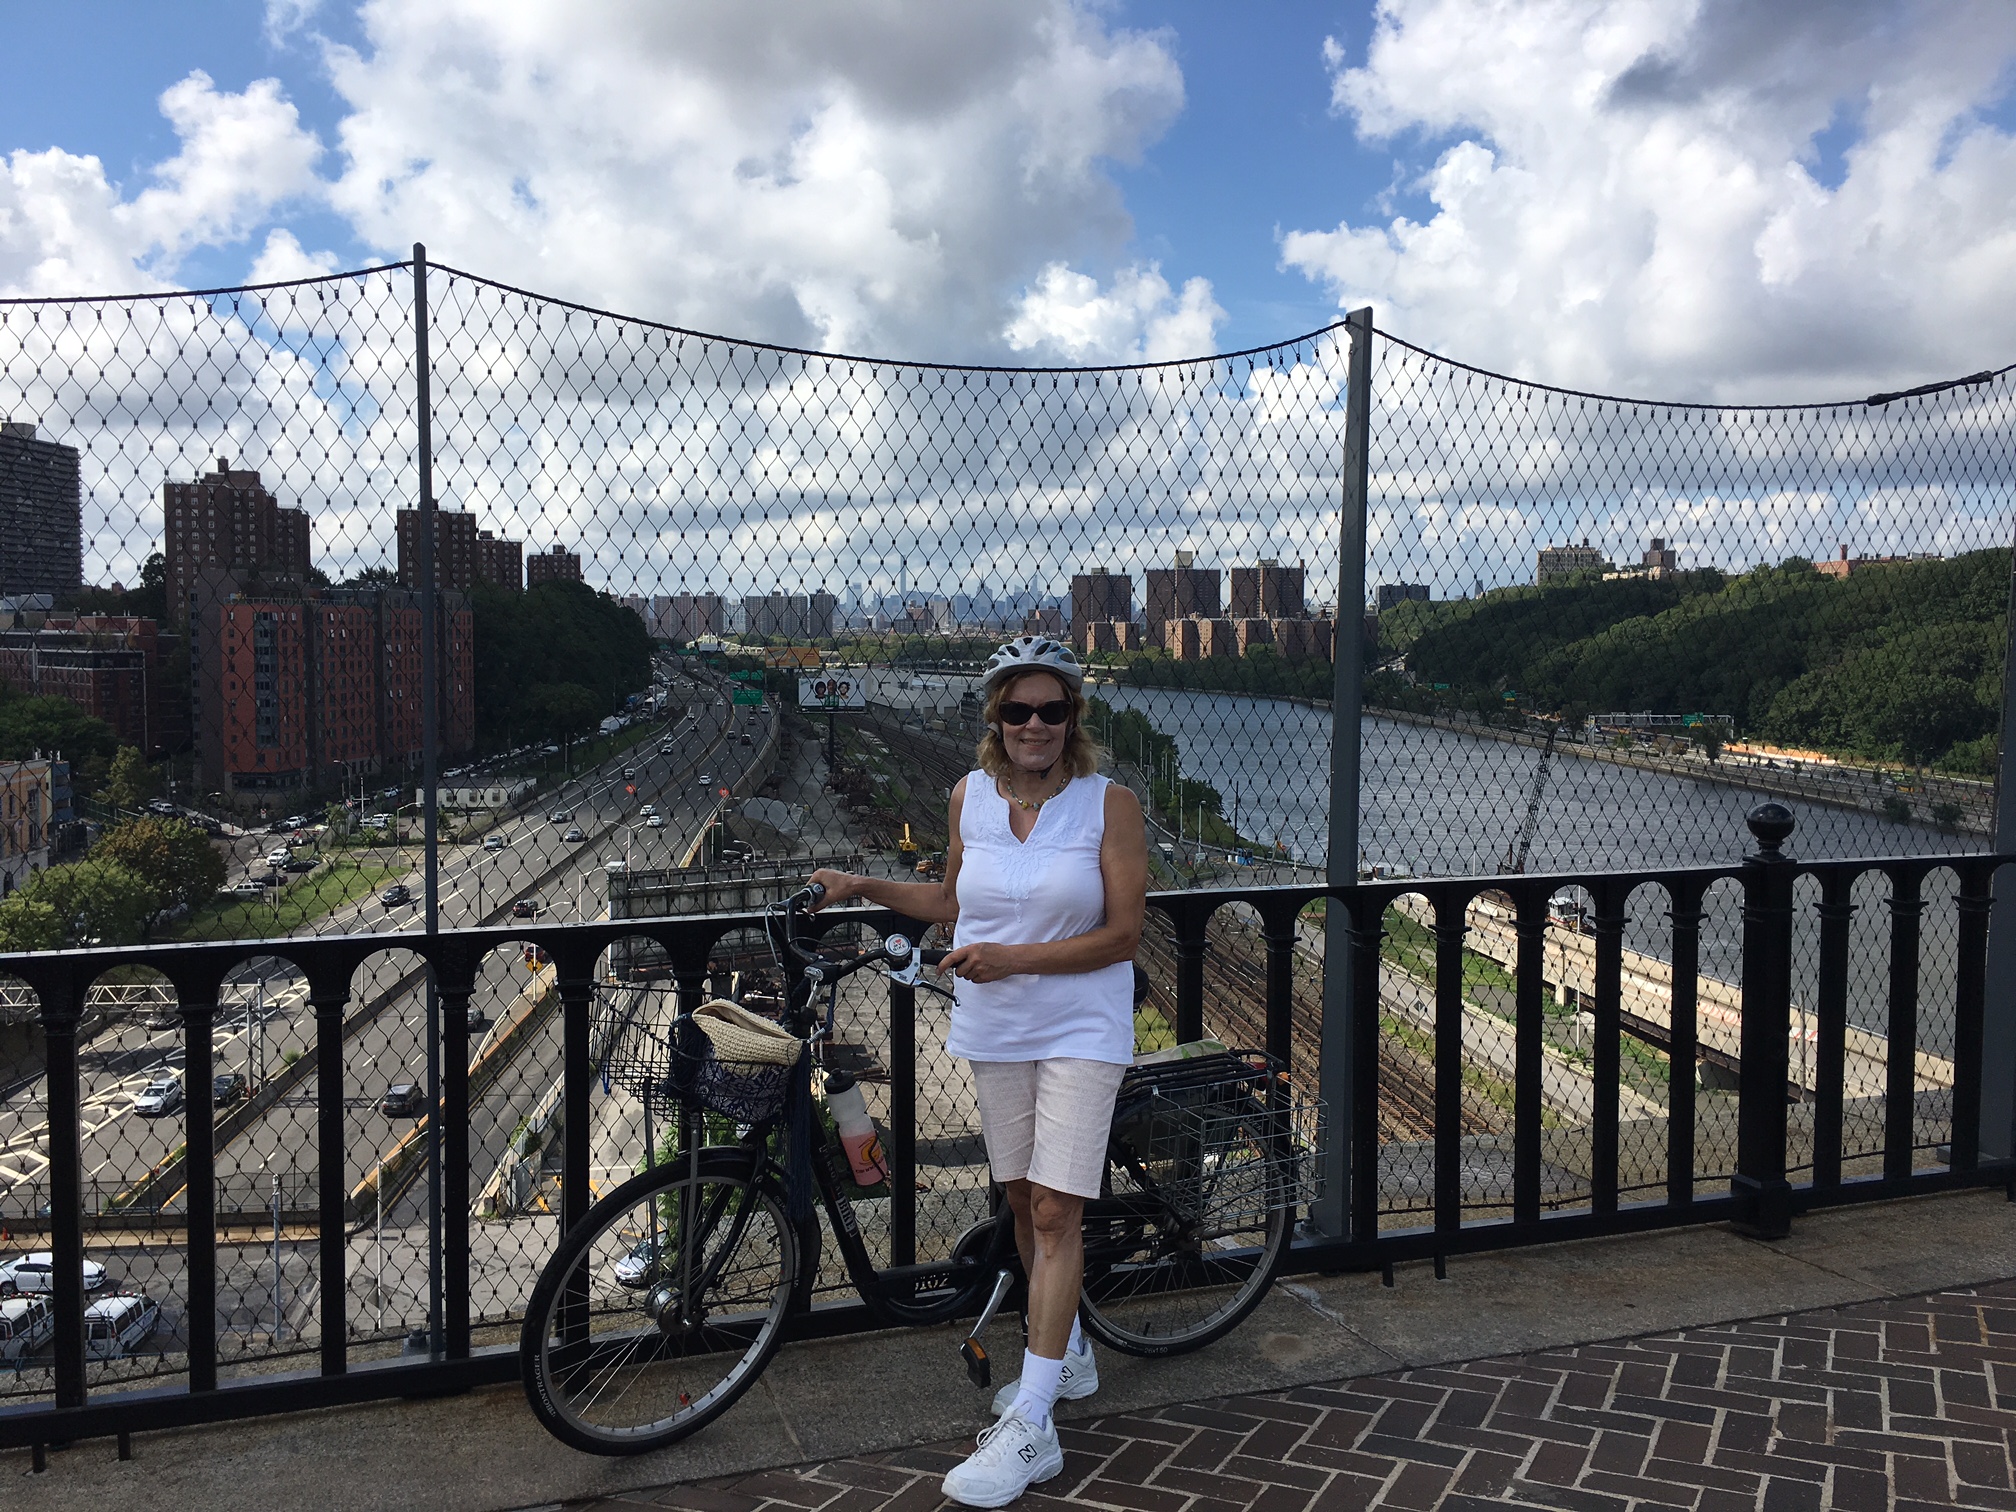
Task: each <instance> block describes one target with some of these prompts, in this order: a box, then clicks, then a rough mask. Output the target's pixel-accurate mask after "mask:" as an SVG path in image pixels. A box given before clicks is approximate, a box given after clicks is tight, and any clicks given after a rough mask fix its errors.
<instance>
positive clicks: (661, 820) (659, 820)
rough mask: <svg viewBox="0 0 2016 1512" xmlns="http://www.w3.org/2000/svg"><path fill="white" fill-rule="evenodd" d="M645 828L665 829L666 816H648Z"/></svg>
mask: <svg viewBox="0 0 2016 1512" xmlns="http://www.w3.org/2000/svg"><path fill="white" fill-rule="evenodd" d="M644 828H646V829H663V828H665V816H664V815H663V814H652V815H649V816H648V817H647V818H646V819H645V820H644Z"/></svg>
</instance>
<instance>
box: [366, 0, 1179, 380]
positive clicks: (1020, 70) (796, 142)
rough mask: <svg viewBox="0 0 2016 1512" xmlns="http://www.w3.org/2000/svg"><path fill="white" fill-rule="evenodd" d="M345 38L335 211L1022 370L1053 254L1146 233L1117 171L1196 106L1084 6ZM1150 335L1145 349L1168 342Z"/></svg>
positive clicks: (725, 321) (517, 14)
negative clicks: (1017, 346) (1006, 344)
mask: <svg viewBox="0 0 2016 1512" xmlns="http://www.w3.org/2000/svg"><path fill="white" fill-rule="evenodd" d="M360 20H361V23H362V26H363V29H364V32H365V35H366V37H367V39H368V43H367V46H366V47H365V48H364V49H362V50H351V49H347V48H341V47H334V46H331V47H329V48H328V50H327V52H326V57H327V59H328V62H329V67H330V70H331V76H332V79H333V81H334V83H335V86H336V88H337V90H338V91H339V93H340V94H341V95H342V96H343V98H344V99H345V101H346V102H347V104H348V107H349V114H348V115H347V117H346V118H345V120H344V122H343V124H342V127H341V145H342V148H343V150H344V152H345V153H346V154H347V166H346V168H345V169H344V171H343V173H342V175H341V177H340V179H339V181H338V182H337V183H336V185H335V187H334V190H333V197H334V201H335V203H336V205H337V207H338V208H339V209H340V210H341V211H342V212H343V213H344V214H346V215H347V216H349V217H350V219H351V221H352V223H353V224H354V226H355V227H356V228H357V230H358V233H359V234H360V235H361V236H362V237H363V238H364V239H365V240H367V241H368V242H369V243H371V244H373V245H375V246H377V247H379V248H380V249H382V250H384V251H386V252H397V251H401V250H403V249H404V248H405V247H406V246H408V245H409V244H410V243H411V242H412V241H413V240H415V239H416V238H418V239H422V240H425V241H426V242H427V243H428V247H429V251H430V254H431V255H433V256H435V257H437V258H440V259H443V260H447V261H451V262H455V263H458V264H460V265H462V266H466V267H470V268H473V269H480V270H482V271H484V272H486V273H489V274H491V275H493V276H496V277H499V278H502V279H506V280H509V281H512V282H515V283H520V284H527V285H530V286H533V287H537V288H540V289H542V290H550V291H552V292H555V293H561V294H566V295H570V296H573V297H576V298H580V299H583V300H587V301H590V302H593V303H596V304H600V305H603V306H605V307H612V308H617V309H623V310H628V311H635V312H639V313H644V314H650V315H654V316H657V317H659V318H664V319H671V320H676V321H678V322H680V323H683V324H687V325H693V326H698V327H701V328H705V329H713V330H722V331H730V332H734V333H737V334H760V335H763V336H766V337H768V338H770V339H772V340H777V341H783V342H789V343H793V344H800V345H805V346H811V347H820V348H826V349H851V350H857V351H859V350H872V351H877V352H901V353H908V354H915V355H928V356H932V357H945V356H952V355H957V354H960V353H982V352H993V353H998V352H999V350H1000V345H999V343H1000V339H1001V332H1002V331H1003V330H1004V329H1005V328H1006V327H1007V326H1008V325H1009V324H1010V322H1011V321H1012V320H1014V319H1015V318H1016V316H1017V315H1018V313H1019V311H1018V308H1017V304H1016V300H1017V294H1018V291H1019V290H1021V289H1022V288H1024V287H1025V286H1026V285H1027V284H1028V282H1029V280H1030V279H1031V277H1032V276H1035V275H1037V273H1038V270H1040V269H1042V268H1044V267H1045V266H1046V265H1048V264H1051V263H1053V262H1058V261H1060V260H1061V261H1065V262H1079V263H1084V262H1086V261H1088V260H1089V261H1091V262H1094V263H1097V262H1101V261H1105V260H1107V259H1110V258H1111V257H1113V256H1115V255H1117V254H1118V253H1119V251H1120V249H1121V247H1122V246H1123V245H1124V243H1125V241H1126V239H1127V237H1128V236H1129V234H1130V232H1131V226H1130V224H1129V221H1128V218H1127V215H1126V211H1125V208H1124V206H1123V204H1122V200H1121V196H1120V193H1119V191H1118V189H1117V187H1116V186H1115V185H1114V183H1113V182H1112V179H1111V178H1110V176H1109V175H1108V172H1107V168H1106V165H1107V164H1108V163H1109V162H1115V161H1120V162H1126V161H1133V160H1135V159H1137V158H1138V156H1139V154H1140V152H1141V150H1142V149H1143V147H1144V146H1146V145H1147V144H1148V143H1149V142H1151V141H1153V140H1154V139H1155V138H1156V137H1157V136H1158V135H1159V134H1160V133H1161V132H1162V131H1163V130H1164V129H1165V127H1166V126H1167V125H1168V123H1169V122H1170V120H1171V119H1172V118H1173V117H1174V115H1175V114H1176V112H1177V111H1178V110H1179V109H1180V108H1181V106H1182V102H1183V85H1182V78H1181V75H1180V73H1179V71H1178V69H1177V66H1176V64H1175V62H1174V60H1173V59H1172V58H1171V56H1170V54H1169V52H1168V50H1167V48H1166V47H1165V46H1164V42H1163V39H1161V38H1160V37H1159V36H1153V35H1144V34H1141V33H1136V32H1129V31H1125V30H1122V29H1118V28H1114V27H1110V26H1108V25H1107V24H1105V20H1104V17H1103V15H1102V14H1101V13H1100V10H1099V8H1097V7H1093V6H1090V5H1084V4H1077V3H1073V0H1035V3H1032V0H975V3H970V4H963V5H958V6H946V5H943V4H940V3H938V0H876V3H873V4H867V5H860V6H852V7H845V8H842V7H833V6H829V5H824V4H803V5H777V6H768V7H762V8H757V9H752V8H750V7H747V6H743V5H735V4H699V3H696V4H687V5H679V6H668V5H663V4H659V3H656V0H613V3H609V4H605V5H600V6H595V7H555V6H551V5H547V4H543V3H532V0H435V3H430V4H424V5H420V4H411V3H405V0H401V3H391V0H370V3H367V4H366V5H365V6H364V7H363V9H362V11H361V12H360ZM1144 334H1145V327H1143V328H1142V331H1141V332H1137V334H1136V336H1135V338H1134V339H1136V340H1139V339H1142V337H1143V335H1144Z"/></svg>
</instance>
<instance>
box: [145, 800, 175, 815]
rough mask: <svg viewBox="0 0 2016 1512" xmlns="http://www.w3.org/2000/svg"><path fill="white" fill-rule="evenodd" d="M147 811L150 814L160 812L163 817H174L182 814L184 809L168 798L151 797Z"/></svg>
mask: <svg viewBox="0 0 2016 1512" xmlns="http://www.w3.org/2000/svg"><path fill="white" fill-rule="evenodd" d="M147 812H148V813H150V814H160V815H161V816H162V817H163V818H167V819H174V818H177V817H179V816H180V814H181V813H182V810H180V809H179V808H177V807H175V805H174V804H172V803H170V802H169V801H168V800H167V799H166V798H149V799H148V800H147Z"/></svg>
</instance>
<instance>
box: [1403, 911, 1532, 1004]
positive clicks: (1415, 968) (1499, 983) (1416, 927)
mask: <svg viewBox="0 0 2016 1512" xmlns="http://www.w3.org/2000/svg"><path fill="white" fill-rule="evenodd" d="M1385 929H1386V939H1385V941H1384V943H1383V944H1382V945H1381V946H1380V949H1379V954H1380V957H1381V959H1383V960H1386V961H1390V962H1391V963H1392V964H1393V965H1395V966H1398V967H1399V968H1400V969H1401V970H1402V971H1404V972H1406V973H1407V974H1408V975H1409V976H1412V977H1415V978H1416V979H1418V980H1420V981H1422V982H1425V983H1427V984H1428V985H1429V986H1430V987H1433V986H1434V985H1435V931H1434V930H1433V929H1431V928H1429V926H1427V925H1426V924H1423V923H1422V922H1421V921H1420V920H1419V919H1416V918H1414V917H1413V916H1412V915H1409V914H1404V913H1402V912H1401V911H1400V910H1399V909H1397V908H1389V909H1387V910H1386V920H1385ZM1478 987H1490V988H1495V989H1497V990H1498V991H1501V992H1507V993H1509V992H1514V991H1516V989H1517V987H1518V983H1517V982H1516V981H1515V980H1514V979H1513V976H1512V973H1511V972H1509V971H1507V970H1506V969H1505V968H1504V967H1503V966H1500V965H1499V964H1498V963H1497V962H1496V961H1494V960H1492V959H1491V957H1489V956H1487V955H1483V954H1480V953H1479V952H1477V951H1475V950H1471V949H1469V948H1468V947H1467V946H1466V947H1465V948H1464V951H1463V992H1464V995H1465V996H1466V997H1468V996H1470V994H1471V992H1472V990H1473V989H1475V988H1478ZM1485 1011H1486V1012H1489V1011H1491V1010H1490V1009H1488V1008H1487V1009H1486V1010H1485Z"/></svg>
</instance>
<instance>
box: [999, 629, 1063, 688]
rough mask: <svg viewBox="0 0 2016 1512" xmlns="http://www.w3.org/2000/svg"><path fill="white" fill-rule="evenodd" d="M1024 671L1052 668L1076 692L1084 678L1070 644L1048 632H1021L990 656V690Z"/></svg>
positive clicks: (1054, 673) (1048, 670)
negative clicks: (1052, 638)
mask: <svg viewBox="0 0 2016 1512" xmlns="http://www.w3.org/2000/svg"><path fill="white" fill-rule="evenodd" d="M1023 672H1049V673H1051V674H1053V675H1054V676H1055V677H1056V678H1057V679H1058V681H1060V682H1062V683H1063V684H1064V685H1065V686H1066V687H1067V688H1069V689H1070V690H1071V691H1072V692H1074V693H1075V692H1077V691H1078V689H1079V687H1080V685H1082V684H1083V683H1084V681H1085V669H1084V667H1082V666H1081V665H1079V662H1078V656H1077V653H1075V652H1074V651H1072V649H1071V648H1070V647H1069V646H1067V645H1064V644H1063V643H1062V642H1061V641H1054V640H1051V639H1050V638H1049V637H1048V636H1045V635H1018V636H1016V637H1015V639H1013V640H1011V641H1008V642H1007V643H1006V644H1004V645H1002V646H1000V647H998V648H997V649H996V650H995V652H994V654H993V655H992V656H990V657H988V658H987V668H986V673H985V678H986V682H985V685H986V687H987V688H988V689H989V690H990V691H991V690H992V689H993V687H994V686H995V684H997V683H999V682H1000V681H1001V680H1002V679H1003V678H1007V677H1014V676H1016V675H1018V674H1019V673H1023Z"/></svg>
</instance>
